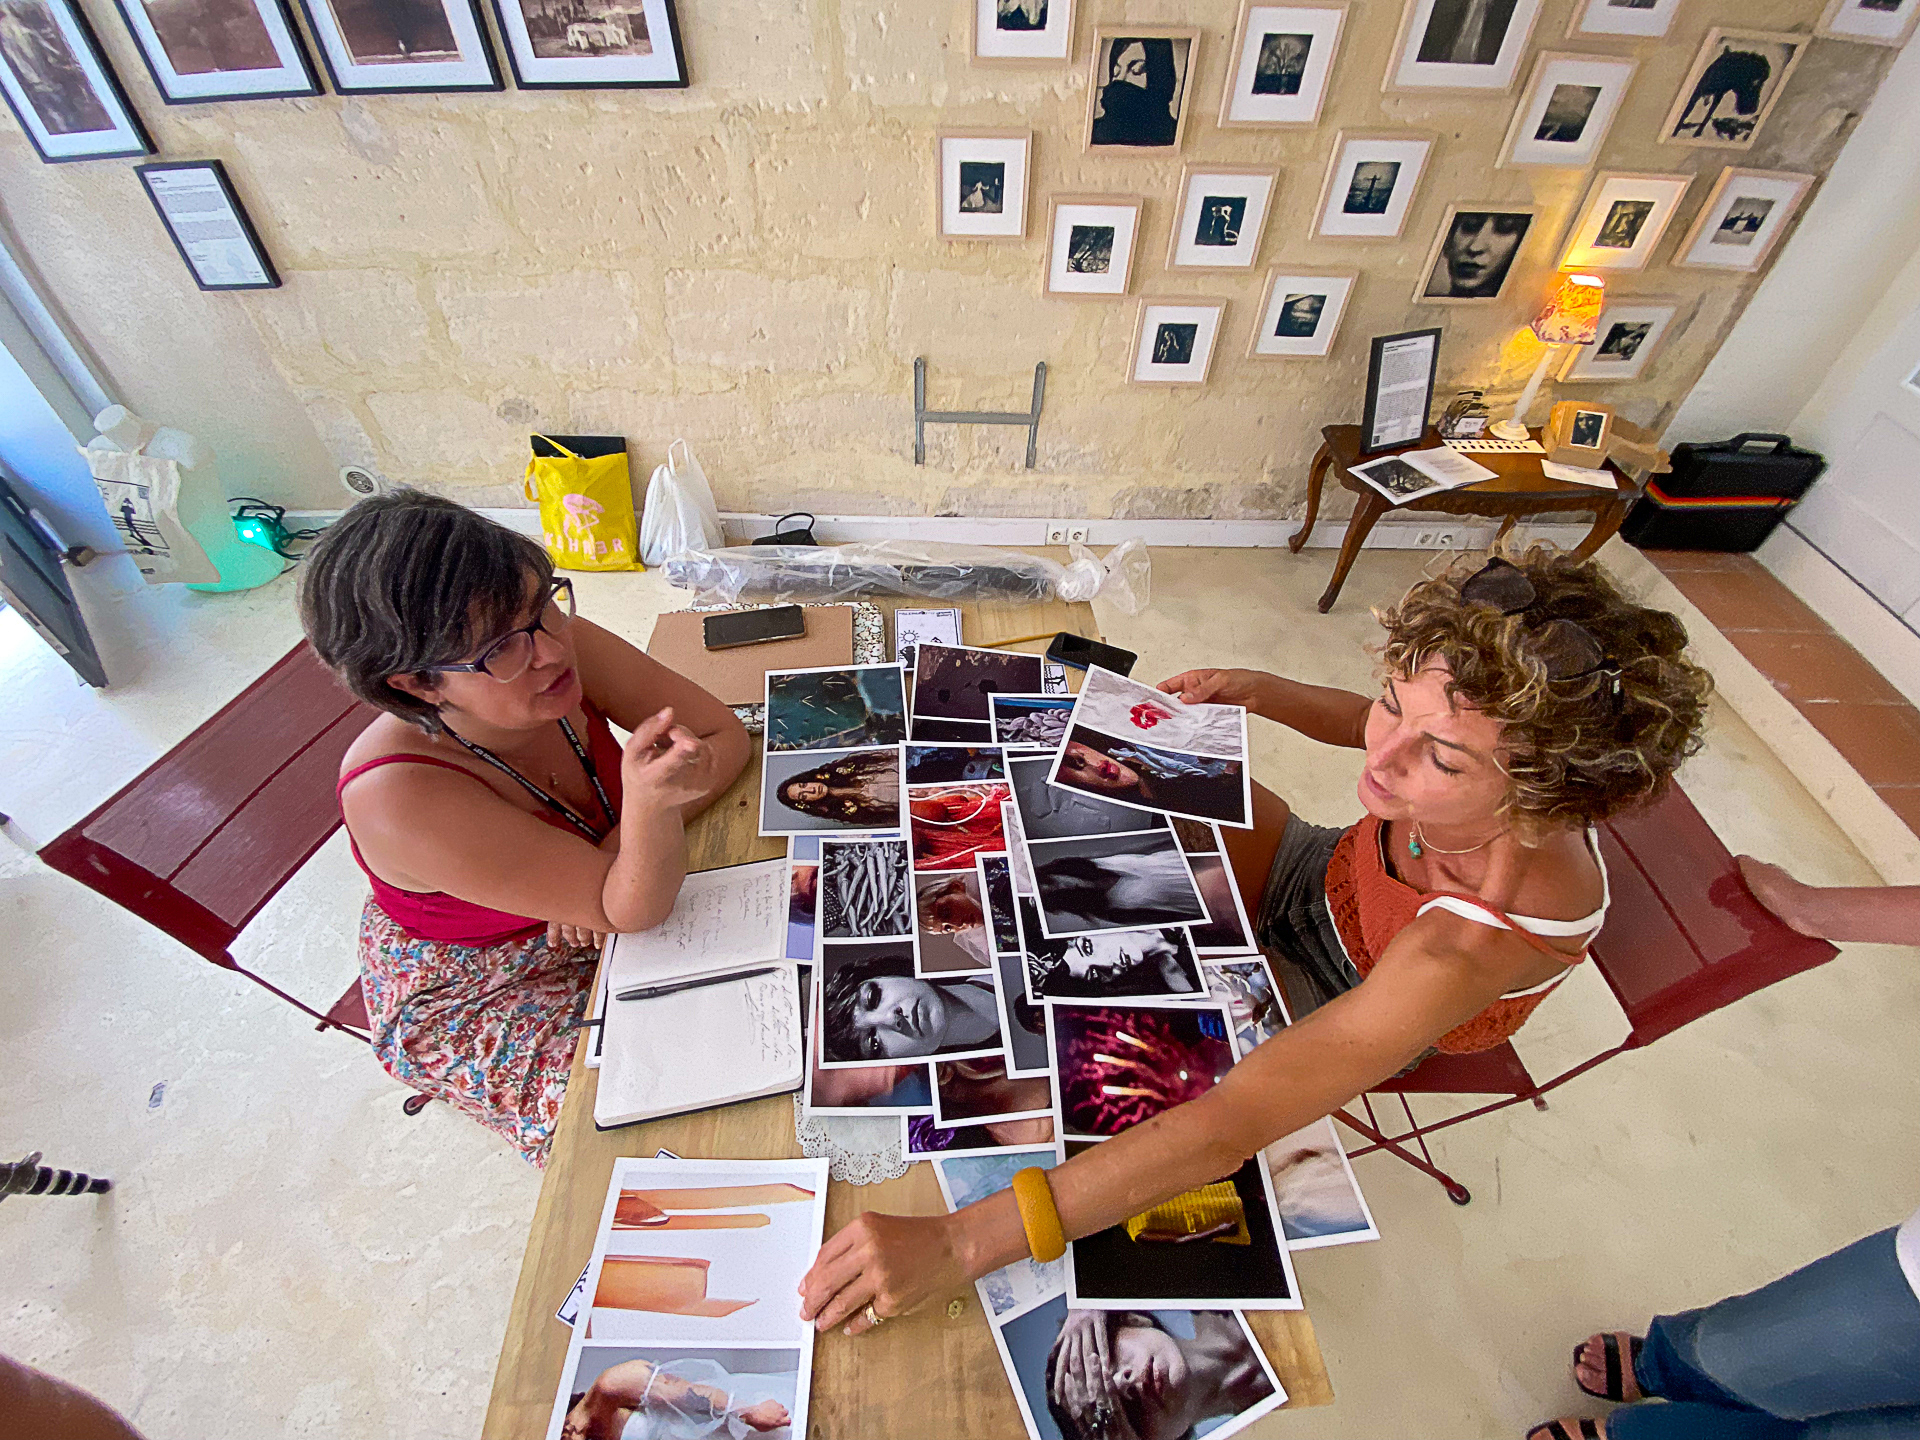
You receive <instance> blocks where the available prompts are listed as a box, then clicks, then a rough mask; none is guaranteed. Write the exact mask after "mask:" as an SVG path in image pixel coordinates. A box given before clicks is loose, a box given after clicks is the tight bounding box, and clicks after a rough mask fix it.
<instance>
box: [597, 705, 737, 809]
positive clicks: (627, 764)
mask: <svg viewBox="0 0 1920 1440" xmlns="http://www.w3.org/2000/svg"><path fill="white" fill-rule="evenodd" d="M717 778H718V777H717V775H716V773H715V762H714V755H713V747H712V746H711V745H709V744H707V742H706V741H704V740H702V739H701V738H700V737H699V736H698V735H695V734H694V733H693V732H692V731H691V730H689V729H687V728H686V727H685V726H684V725H676V724H674V723H673V711H672V709H671V708H668V709H666V710H662V711H661V712H660V713H659V714H658V715H655V716H653V717H652V718H650V719H647V720H643V721H641V722H640V726H639V728H638V729H636V730H635V731H634V732H633V734H632V735H630V736H628V737H627V744H626V749H625V750H623V751H622V752H621V755H620V783H621V785H622V786H623V787H624V789H625V792H626V793H627V794H628V795H631V796H633V797H634V798H635V799H642V798H644V799H646V800H648V801H650V802H652V803H654V804H658V805H687V804H691V803H692V802H693V801H695V800H700V799H703V798H705V796H706V794H707V792H708V791H709V790H711V789H712V788H713V784H714V781H715V780H716V779H717Z"/></svg>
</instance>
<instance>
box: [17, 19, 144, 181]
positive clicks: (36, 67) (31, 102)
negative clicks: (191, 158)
mask: <svg viewBox="0 0 1920 1440" xmlns="http://www.w3.org/2000/svg"><path fill="white" fill-rule="evenodd" d="M0 95H4V96H5V97H6V101H7V107H8V108H9V109H10V110H12V111H13V115H14V118H15V119H16V120H18V121H19V122H20V128H21V129H22V130H24V131H26V132H27V139H28V140H29V141H30V142H32V145H33V148H34V150H35V152H37V153H38V154H39V156H40V158H41V159H42V160H44V161H46V162H47V163H48V164H49V165H57V164H59V163H61V162H62V161H66V160H108V159H114V158H117V157H120V156H126V155H151V154H152V153H153V141H152V140H150V139H149V138H148V137H147V131H146V127H145V126H143V125H142V124H141V123H140V117H139V116H138V115H136V114H134V113H133V107H132V106H131V105H130V104H128V103H127V94H126V91H124V90H122V89H121V88H120V80H119V77H118V76H116V75H115V74H114V73H113V70H112V68H111V67H110V66H109V65H108V64H107V57H106V56H105V55H104V54H102V53H101V50H100V42H99V41H98V40H97V39H96V38H95V37H94V33H93V27H92V26H91V25H89V24H88V23H87V17H86V16H85V15H84V14H82V13H81V11H80V8H79V7H78V6H77V5H75V4H74V3H73V0H5V4H4V6H3V7H0Z"/></svg>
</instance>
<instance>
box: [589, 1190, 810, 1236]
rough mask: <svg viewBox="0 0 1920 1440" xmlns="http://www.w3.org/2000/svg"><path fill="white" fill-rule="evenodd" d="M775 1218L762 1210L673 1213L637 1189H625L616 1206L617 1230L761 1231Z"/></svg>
mask: <svg viewBox="0 0 1920 1440" xmlns="http://www.w3.org/2000/svg"><path fill="white" fill-rule="evenodd" d="M772 1223H773V1217H772V1216H770V1215H763V1214H761V1213H760V1212H759V1211H757V1210H755V1211H751V1212H749V1213H747V1214H745V1215H669V1214H667V1212H666V1211H664V1210H662V1209H661V1208H660V1207H659V1206H658V1205H655V1204H652V1203H651V1202H650V1201H648V1200H646V1199H644V1198H642V1197H641V1196H640V1194H639V1193H638V1192H636V1191H633V1190H622V1191H621V1192H620V1199H619V1200H618V1202H616V1203H615V1205H614V1207H613V1228H614V1229H616V1230H759V1229H761V1228H762V1227H764V1226H767V1225H771V1224H772Z"/></svg>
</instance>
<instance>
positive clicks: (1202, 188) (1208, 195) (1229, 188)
mask: <svg viewBox="0 0 1920 1440" xmlns="http://www.w3.org/2000/svg"><path fill="white" fill-rule="evenodd" d="M1279 178H1280V177H1279V175H1278V174H1277V173H1276V172H1275V171H1272V170H1262V169H1260V168H1258V167H1257V166H1243V165H1205V166H1202V165H1188V166H1187V167H1186V169H1185V170H1184V171H1182V172H1181V176H1180V213H1179V215H1178V216H1177V217H1176V218H1175V220H1174V222H1173V233H1172V234H1171V235H1170V236H1168V238H1167V268H1168V269H1169V270H1172V269H1183V270H1248V269H1251V268H1252V267H1253V262H1254V257H1255V256H1256V255H1257V254H1258V253H1259V250H1260V236H1261V235H1262V234H1263V233H1264V232H1265V231H1266V228H1267V215H1268V214H1269V212H1270V211H1271V210H1272V208H1273V190H1274V186H1275V184H1277V183H1278V181H1279Z"/></svg>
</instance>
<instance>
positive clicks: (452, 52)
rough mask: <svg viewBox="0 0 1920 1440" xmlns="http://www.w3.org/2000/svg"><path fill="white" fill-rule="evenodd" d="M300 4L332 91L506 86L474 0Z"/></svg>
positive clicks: (318, 0) (303, 0)
mask: <svg viewBox="0 0 1920 1440" xmlns="http://www.w3.org/2000/svg"><path fill="white" fill-rule="evenodd" d="M529 3H533V0H529ZM300 8H301V9H302V10H303V11H304V12H305V13H306V17H307V29H308V31H309V32H310V33H311V34H312V35H313V39H314V43H315V44H317V45H318V46H319V47H320V60H321V63H322V64H324V65H325V66H326V67H327V79H328V80H330V81H332V82H333V88H334V90H335V91H337V92H338V93H339V94H342V95H348V94H353V95H413V94H421V93H426V92H431V91H438V90H501V89H505V88H506V82H505V81H503V80H502V79H501V78H500V66H499V65H498V64H497V63H496V62H495V60H494V58H493V46H492V45H491V43H489V41H488V40H487V32H486V24H485V22H484V21H483V20H481V18H480V6H479V4H478V0H415V3H413V4H409V5H405V6H400V5H377V4H367V3H365V0H300Z"/></svg>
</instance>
